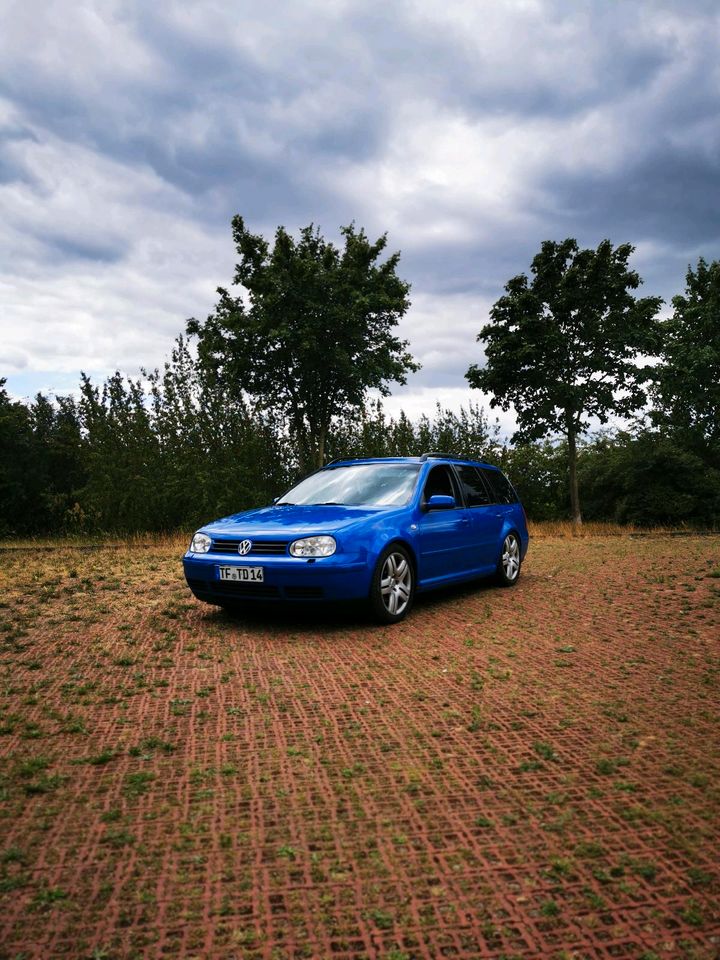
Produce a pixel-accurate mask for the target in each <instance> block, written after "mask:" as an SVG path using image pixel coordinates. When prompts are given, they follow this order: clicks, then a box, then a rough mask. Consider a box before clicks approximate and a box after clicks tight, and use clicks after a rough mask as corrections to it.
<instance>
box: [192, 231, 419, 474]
mask: <svg viewBox="0 0 720 960" xmlns="http://www.w3.org/2000/svg"><path fill="white" fill-rule="evenodd" d="M232 229H233V237H234V240H235V245H236V248H237V252H238V255H239V257H240V260H239V263H238V264H237V267H236V271H235V277H234V281H233V283H234V285H235V286H238V287H240V288H241V290H240V294H239V295H238V296H233V295H231V294H230V293H229V292H228V291H227V290H225V289H222V288H220V289H219V290H218V293H219V295H220V300H219V302H218V305H217V307H216V309H215V312H214V313H213V314H211V316H210V317H208V319H207V321H206V322H205V323H204V324H203V323H199V322H198V321H197V320H191V321H189V323H188V332H189V333H191V334H196V335H197V336H198V338H199V347H198V349H199V356H200V359H201V362H202V363H204V364H205V366H206V367H207V368H209V369H210V370H212V371H213V373H214V374H215V376H217V378H218V379H219V381H220V382H221V383H222V384H223V386H224V387H225V388H226V389H227V390H228V391H230V392H232V393H234V394H235V395H237V393H238V392H243V393H245V394H249V395H250V396H251V397H252V398H253V399H254V400H255V402H256V403H257V404H258V405H259V406H261V407H264V408H267V409H273V410H276V411H282V412H283V413H284V415H285V416H286V417H287V422H288V425H289V428H290V430H291V432H292V434H293V436H294V438H295V439H296V441H297V443H298V447H299V451H300V459H301V466H302V467H304V468H307V467H309V466H316V465H320V464H322V462H323V461H324V456H325V446H326V439H327V434H328V431H329V429H330V426H331V424H332V422H333V420H335V419H336V418H337V417H341V416H343V415H347V414H348V413H350V412H352V411H353V410H359V409H360V408H361V407H362V406H363V403H364V401H365V399H366V396H367V391H368V390H369V389H370V388H375V389H376V390H378V391H379V392H380V393H381V394H383V395H387V394H388V393H389V390H388V384H389V383H390V382H391V381H396V382H398V383H405V382H406V377H407V373H408V372H409V371H413V370H417V369H418V364H417V363H416V362H415V361H414V360H413V358H412V357H411V355H410V354H409V353H408V351H407V342H406V341H404V340H401V339H399V338H398V337H397V336H396V334H395V332H394V330H395V327H396V326H397V324H398V321H399V320H400V318H401V317H402V316H403V315H404V313H405V312H406V310H407V309H408V307H409V305H410V304H409V300H408V292H409V285H408V284H407V283H406V282H405V281H404V280H402V279H400V277H399V276H398V275H397V272H396V271H397V266H398V263H399V260H400V254H399V253H394V254H391V255H390V256H388V257H387V258H386V259H385V260H381V256H382V254H383V251H384V250H385V247H386V244H387V237H386V236H385V235H383V236H382V237H380V238H379V239H378V240H376V241H375V242H374V243H371V242H370V241H369V240H368V238H367V236H366V235H365V232H364V231H363V230H359V231H358V230H356V229H355V227H354V226H353V225H352V224H351V225H350V226H348V227H344V228H343V229H342V231H341V233H342V236H343V239H344V248H343V249H338V247H336V246H335V245H334V244H332V243H329V242H327V241H326V240H324V239H323V237H322V236H321V235H320V232H319V230H318V229H316V228H315V227H314V226H313V225H312V224H311V225H310V226H307V227H305V228H304V229H303V230H301V231H300V238H299V240H295V239H294V238H293V237H292V236H290V234H288V233H287V231H286V230H285V229H284V227H279V228H278V230H277V231H276V233H275V242H274V245H273V247H272V248H270V245H269V244H268V242H267V241H266V240H265V239H264V238H263V237H262V236H259V235H256V234H252V233H250V232H249V231H248V230H247V228H246V226H245V223H244V221H243V219H242V217H239V216H236V217H235V218H234V219H233V221H232Z"/></svg>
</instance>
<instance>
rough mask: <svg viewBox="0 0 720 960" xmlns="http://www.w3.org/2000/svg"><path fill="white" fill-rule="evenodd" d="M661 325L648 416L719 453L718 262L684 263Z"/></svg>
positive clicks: (696, 444) (719, 344)
mask: <svg viewBox="0 0 720 960" xmlns="http://www.w3.org/2000/svg"><path fill="white" fill-rule="evenodd" d="M672 303H673V314H672V316H671V317H670V318H669V319H668V320H666V321H665V322H664V323H663V324H662V333H663V337H662V347H661V362H660V363H659V364H658V365H657V367H655V369H654V371H653V373H654V385H653V390H652V397H653V401H654V405H655V411H654V413H653V419H654V420H655V421H656V422H657V423H658V424H660V425H662V426H663V427H668V426H669V427H670V428H672V429H674V430H677V431H678V432H679V433H680V434H681V435H682V436H683V438H685V439H687V440H688V441H690V445H691V446H693V447H695V448H700V449H702V448H706V449H707V451H708V452H710V453H712V454H714V455H715V456H714V459H717V458H718V457H720V261H718V260H715V261H713V262H712V263H710V264H708V263H707V262H706V261H705V260H703V259H702V258H701V259H700V260H698V264H697V268H696V269H695V270H693V269H692V267H688V272H687V280H686V289H685V295H684V296H677V297H673V301H672Z"/></svg>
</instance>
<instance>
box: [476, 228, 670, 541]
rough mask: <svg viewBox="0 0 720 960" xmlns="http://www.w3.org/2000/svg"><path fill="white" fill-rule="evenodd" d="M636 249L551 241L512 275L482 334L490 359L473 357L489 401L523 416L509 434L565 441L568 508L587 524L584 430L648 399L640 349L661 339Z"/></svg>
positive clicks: (654, 301)
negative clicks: (581, 461) (580, 455)
mask: <svg viewBox="0 0 720 960" xmlns="http://www.w3.org/2000/svg"><path fill="white" fill-rule="evenodd" d="M632 251H633V247H632V246H631V245H630V244H627V243H625V244H620V245H619V246H617V247H615V248H613V245H612V244H611V243H610V241H609V240H603V242H602V243H601V244H600V245H599V246H598V248H597V250H581V249H580V248H579V247H578V244H577V241H576V240H573V239H571V238H569V239H567V240H563V241H562V242H561V243H556V242H553V241H550V240H546V241H545V242H544V243H543V244H542V246H541V248H540V252H539V253H538V254H537V255H536V256H535V258H534V259H533V262H532V266H531V272H532V279H531V280H529V279H528V277H527V275H526V274H524V273H523V274H520V275H519V276H516V277H513V278H512V279H511V280H510V281H509V282H508V283H507V285H506V286H505V291H506V292H505V295H504V296H502V297H500V299H499V300H498V301H497V303H495V305H494V306H493V308H492V310H491V311H490V318H491V322H490V323H488V324H486V325H485V326H484V327H483V328H482V330H481V331H480V333H479V335H478V340H479V341H483V342H484V343H485V357H486V363H485V366H484V367H480V366H479V365H477V364H473V365H472V366H471V367H470V368H469V369H468V371H467V373H466V375H465V376H466V377H467V379H468V381H469V383H470V385H471V386H472V387H476V388H477V389H479V390H484V391H487V392H489V393H491V394H492V395H493V396H492V399H491V401H490V405H491V406H493V407H497V406H499V407H501V408H502V409H503V410H508V409H509V408H510V406H511V405H512V406H513V407H514V408H515V412H516V414H517V422H518V429H517V431H516V433H515V435H514V437H513V440H516V441H517V440H519V441H529V440H537V439H540V438H542V437H546V436H548V435H553V434H554V435H557V434H560V435H562V436H564V437H565V438H566V440H567V449H568V476H569V485H570V509H571V514H572V518H573V520H574V521H575V522H576V523H581V522H582V515H581V511H580V498H579V495H578V483H577V444H578V438H579V437H581V436H582V434H583V433H585V432H586V431H587V429H588V426H589V419H588V418H589V417H597V419H598V420H600V422H601V423H605V422H607V419H608V417H609V416H610V415H611V414H616V415H618V416H627V415H629V414H630V413H632V412H633V411H634V410H637V409H638V407H640V406H642V405H643V404H644V403H645V401H646V394H645V391H644V389H643V384H644V383H645V381H646V380H647V379H648V375H649V374H648V368H647V366H644V365H643V364H642V362H641V361H640V359H639V355H647V354H652V352H653V351H654V350H655V348H656V345H657V337H658V333H657V330H658V326H657V320H656V314H657V311H658V308H659V306H660V304H661V302H662V301H661V300H660V298H659V297H644V298H636V297H634V296H633V294H632V291H633V290H636V289H637V288H638V287H639V286H640V283H641V280H640V277H639V276H638V274H637V273H636V272H635V271H634V270H631V269H630V267H629V266H628V261H629V259H630V254H631V253H632Z"/></svg>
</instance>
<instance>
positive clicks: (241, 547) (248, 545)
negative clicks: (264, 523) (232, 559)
mask: <svg viewBox="0 0 720 960" xmlns="http://www.w3.org/2000/svg"><path fill="white" fill-rule="evenodd" d="M251 550H252V540H241V541H240V543H239V544H238V553H239V554H240V556H241V557H244V556H245V555H246V554H248V553H250V551H251Z"/></svg>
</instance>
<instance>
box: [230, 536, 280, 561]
mask: <svg viewBox="0 0 720 960" xmlns="http://www.w3.org/2000/svg"><path fill="white" fill-rule="evenodd" d="M245 539H248V540H249V539H250V537H247V538H246V537H241V538H240V539H238V540H213V542H212V547H211V549H212V552H213V553H237V552H238V547H239V545H240V544H241V543H242V541H243V540H245ZM288 543H289V541H288V540H253V541H252V547H251V548H250V552H249V553H246V554H244V556H246V557H252V556H256V557H261V556H265V557H271V556H273V557H277V556H283V555H284V554H286V553H287V547H288Z"/></svg>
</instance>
